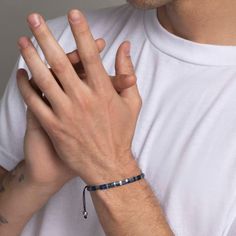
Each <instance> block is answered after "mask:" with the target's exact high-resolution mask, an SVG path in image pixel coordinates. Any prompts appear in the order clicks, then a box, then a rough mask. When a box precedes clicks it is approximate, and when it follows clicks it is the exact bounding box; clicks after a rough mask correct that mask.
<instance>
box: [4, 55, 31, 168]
mask: <svg viewBox="0 0 236 236" xmlns="http://www.w3.org/2000/svg"><path fill="white" fill-rule="evenodd" d="M19 61H20V59H19V60H18V61H17V63H16V65H15V67H14V69H13V71H12V74H11V76H10V79H9V81H8V84H7V87H6V89H5V92H4V94H3V97H2V99H1V101H0V165H1V166H2V167H3V168H5V169H6V170H8V171H10V170H12V169H13V168H14V167H15V166H16V165H17V164H18V163H19V162H20V161H21V160H22V159H23V157H24V155H23V141H24V133H25V127H26V121H25V113H26V105H25V103H24V101H23V99H22V97H21V95H20V92H19V89H18V87H17V81H16V72H17V69H18V66H19Z"/></svg>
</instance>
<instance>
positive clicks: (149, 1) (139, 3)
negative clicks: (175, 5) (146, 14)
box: [127, 0, 173, 9]
mask: <svg viewBox="0 0 236 236" xmlns="http://www.w3.org/2000/svg"><path fill="white" fill-rule="evenodd" d="M172 1H173V0H127V2H128V3H130V4H131V5H133V6H134V7H137V8H141V9H154V8H158V7H161V6H163V5H166V4H167V3H170V2H172Z"/></svg>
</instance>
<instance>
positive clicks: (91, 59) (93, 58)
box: [81, 52, 99, 65]
mask: <svg viewBox="0 0 236 236" xmlns="http://www.w3.org/2000/svg"><path fill="white" fill-rule="evenodd" d="M81 59H82V61H83V62H84V63H86V64H88V65H91V64H96V63H97V62H98V61H99V56H98V53H96V52H86V53H85V54H84V55H83V56H81Z"/></svg>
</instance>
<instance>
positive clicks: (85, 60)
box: [18, 10, 141, 184]
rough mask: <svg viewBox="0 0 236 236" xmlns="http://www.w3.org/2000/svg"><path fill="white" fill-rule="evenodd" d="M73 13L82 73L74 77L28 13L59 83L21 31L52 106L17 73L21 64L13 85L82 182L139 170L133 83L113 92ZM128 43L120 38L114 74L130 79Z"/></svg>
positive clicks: (83, 23) (49, 36)
mask: <svg viewBox="0 0 236 236" xmlns="http://www.w3.org/2000/svg"><path fill="white" fill-rule="evenodd" d="M77 13H78V12H77V11H75V10H74V11H71V12H70V14H69V21H70V24H71V29H72V32H73V34H74V37H75V40H76V44H77V47H78V54H79V57H80V59H81V61H82V64H83V67H84V70H85V74H86V78H84V79H83V80H81V79H80V78H79V76H78V74H77V73H76V70H75V69H74V67H73V66H72V65H71V63H70V60H69V59H68V57H67V56H66V55H65V53H64V51H63V50H62V49H61V47H60V46H59V45H58V43H57V42H56V40H55V39H54V38H53V36H52V34H51V33H50V31H49V30H48V28H47V26H46V24H45V21H44V20H43V18H42V17H41V16H39V15H36V14H33V15H31V16H29V18H28V20H29V22H30V23H31V26H30V27H31V30H32V32H33V34H34V36H35V38H36V40H37V41H38V43H39V45H40V47H41V48H42V51H43V52H44V55H45V57H46V59H47V61H48V63H49V65H50V66H51V69H52V71H53V73H54V74H55V75H56V77H57V78H58V80H59V82H60V85H61V86H59V84H58V83H57V82H56V81H55V79H53V75H52V73H50V71H49V70H48V68H47V67H46V65H45V64H44V63H43V62H42V61H41V59H40V57H39V55H38V54H37V52H36V50H35V48H34V47H33V45H32V43H31V42H30V41H29V40H28V39H26V38H24V37H23V38H21V39H20V40H19V45H20V47H21V53H22V56H23V57H24V59H25V61H26V63H27V65H28V67H29V69H30V71H31V73H32V75H33V78H34V82H35V84H36V85H37V86H38V88H39V89H40V90H41V91H42V92H43V93H44V94H45V96H46V98H47V100H48V101H49V103H50V105H51V108H50V107H48V106H47V105H46V104H45V103H44V102H43V101H42V99H41V98H40V97H39V96H38V95H37V93H36V92H35V91H34V89H32V87H31V86H30V83H29V81H28V80H27V78H25V77H26V76H25V75H24V76H22V75H23V73H24V71H22V70H21V71H19V73H18V86H19V89H20V91H21V93H22V96H23V98H24V100H25V102H26V104H27V105H28V107H29V109H30V110H31V111H32V112H33V114H34V115H35V116H36V118H37V119H38V121H39V122H40V124H41V125H42V127H43V128H44V130H45V131H46V132H47V134H48V136H49V137H50V139H51V141H52V143H53V145H54V148H55V150H56V152H57V154H58V155H59V157H60V159H61V160H62V161H63V162H64V163H66V164H67V166H68V167H69V168H70V169H71V170H73V171H74V172H75V173H77V175H79V176H80V177H81V178H82V179H83V180H84V181H85V182H86V183H88V184H97V183H102V182H106V181H111V180H112V179H120V178H124V177H128V176H130V175H133V174H137V173H138V172H139V169H138V168H137V166H136V163H135V162H134V159H133V157H132V154H131V141H132V138H133V133H134V129H135V125H136V121H137V117H138V113H139V111H140V108H141V98H140V95H139V93H138V89H137V86H136V84H135V85H134V86H132V87H131V88H128V89H125V90H124V91H122V92H120V94H118V93H117V92H116V90H115V89H114V88H113V86H112V83H111V80H110V77H109V75H108V74H107V73H106V71H105V69H104V67H103V65H102V62H101V59H100V57H99V51H98V49H97V46H96V43H95V41H94V39H93V37H92V35H91V32H90V30H89V27H88V24H87V22H86V20H85V17H84V16H83V15H82V14H81V13H80V20H79V21H72V18H73V17H74V16H75V15H76V14H77ZM37 19H38V21H36V20H37ZM129 47H130V45H129V43H128V42H125V43H123V44H121V46H120V47H119V49H118V52H117V60H116V75H117V76H122V75H123V76H129V77H132V78H134V79H135V74H134V70H133V66H132V63H131V59H130V56H129ZM126 165H127V171H125V168H124V166H126ZM132 171H133V172H132ZM111 176H112V177H111ZM111 178H112V179H111Z"/></svg>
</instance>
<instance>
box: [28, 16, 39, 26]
mask: <svg viewBox="0 0 236 236" xmlns="http://www.w3.org/2000/svg"><path fill="white" fill-rule="evenodd" d="M28 22H29V24H30V25H31V26H33V27H34V28H37V27H39V26H40V24H41V22H40V16H39V15H38V14H32V15H30V16H29V17H28Z"/></svg>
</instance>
